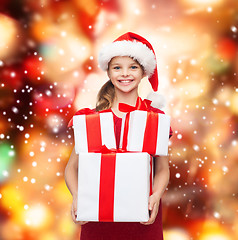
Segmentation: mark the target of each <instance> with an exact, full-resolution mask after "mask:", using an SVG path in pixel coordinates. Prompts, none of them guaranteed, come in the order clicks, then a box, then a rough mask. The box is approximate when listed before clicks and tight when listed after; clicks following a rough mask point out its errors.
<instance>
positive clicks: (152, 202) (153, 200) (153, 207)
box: [140, 194, 160, 225]
mask: <svg viewBox="0 0 238 240" xmlns="http://www.w3.org/2000/svg"><path fill="white" fill-rule="evenodd" d="M159 203H160V198H159V197H158V196H156V195H155V194H152V195H151V196H150V197H149V212H150V218H149V220H148V221H147V222H140V223H141V224H144V225H149V224H152V223H154V221H155V218H156V216H157V213H158V210H159Z"/></svg>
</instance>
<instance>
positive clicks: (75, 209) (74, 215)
mask: <svg viewBox="0 0 238 240" xmlns="http://www.w3.org/2000/svg"><path fill="white" fill-rule="evenodd" d="M71 215H72V219H73V221H74V223H76V224H80V225H84V224H86V223H88V222H87V221H77V220H76V216H77V197H74V198H73V203H72V207H71Z"/></svg>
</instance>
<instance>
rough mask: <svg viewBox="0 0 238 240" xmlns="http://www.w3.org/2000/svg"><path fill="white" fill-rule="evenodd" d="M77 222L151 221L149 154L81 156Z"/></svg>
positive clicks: (86, 154)
mask: <svg viewBox="0 0 238 240" xmlns="http://www.w3.org/2000/svg"><path fill="white" fill-rule="evenodd" d="M78 156H79V162H78V203H77V221H99V222H141V221H148V219H149V212H148V200H149V195H150V194H151V191H152V171H151V166H152V157H151V156H150V155H149V154H148V153H79V155H78Z"/></svg>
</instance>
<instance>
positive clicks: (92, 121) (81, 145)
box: [73, 112, 116, 154]
mask: <svg viewBox="0 0 238 240" xmlns="http://www.w3.org/2000/svg"><path fill="white" fill-rule="evenodd" d="M73 130H74V141H75V152H76V153H77V154H78V153H79V152H95V151H100V150H101V147H102V146H103V145H105V146H106V147H107V148H109V149H110V148H116V138H115V132H114V121H113V114H112V113H111V112H105V113H96V114H89V115H75V116H73Z"/></svg>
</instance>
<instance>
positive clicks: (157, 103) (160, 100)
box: [146, 92, 166, 109]
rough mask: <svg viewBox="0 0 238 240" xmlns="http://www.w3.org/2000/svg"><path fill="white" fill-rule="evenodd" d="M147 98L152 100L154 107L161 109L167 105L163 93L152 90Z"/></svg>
mask: <svg viewBox="0 0 238 240" xmlns="http://www.w3.org/2000/svg"><path fill="white" fill-rule="evenodd" d="M146 99H148V100H150V101H152V103H151V106H152V107H154V108H159V109H161V108H163V107H165V106H166V99H165V97H164V96H163V95H162V94H159V93H156V92H150V93H149V95H148V96H147V98H146Z"/></svg>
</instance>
